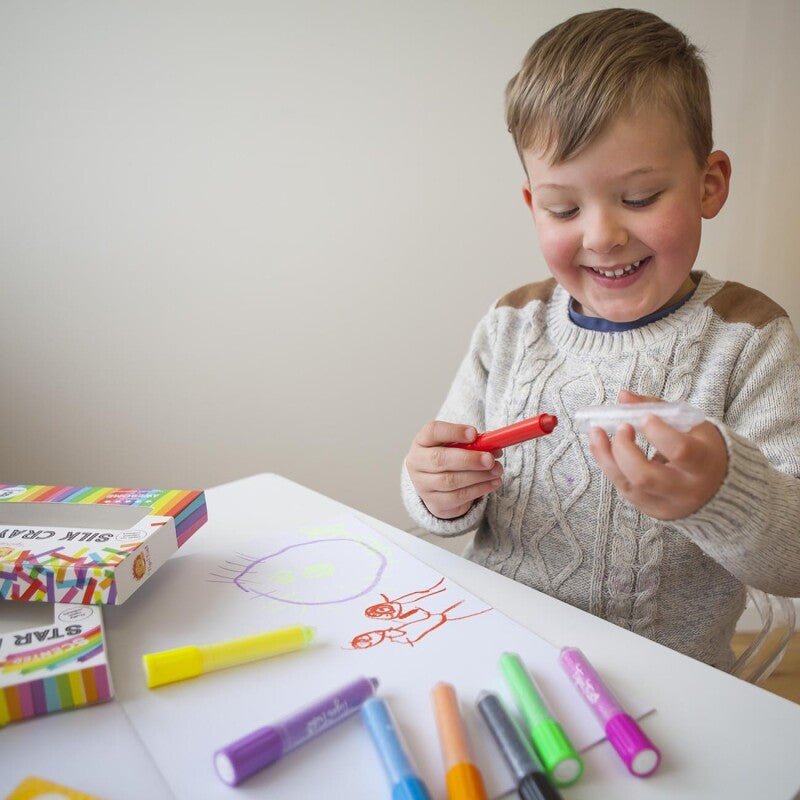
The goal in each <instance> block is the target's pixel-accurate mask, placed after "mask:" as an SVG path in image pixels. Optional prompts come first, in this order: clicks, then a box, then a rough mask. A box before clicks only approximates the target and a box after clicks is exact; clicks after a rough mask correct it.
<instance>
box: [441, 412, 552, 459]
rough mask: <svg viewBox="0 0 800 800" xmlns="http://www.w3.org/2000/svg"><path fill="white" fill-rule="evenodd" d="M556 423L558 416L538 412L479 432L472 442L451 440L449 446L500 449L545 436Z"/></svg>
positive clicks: (471, 448) (487, 450)
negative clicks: (526, 417) (529, 416)
mask: <svg viewBox="0 0 800 800" xmlns="http://www.w3.org/2000/svg"><path fill="white" fill-rule="evenodd" d="M556 425H558V418H557V417H555V416H553V414H539V416H538V417H531V418H530V419H523V420H520V421H519V422H515V423H514V424H513V425H506V427H505V428H498V429H497V430H496V431H486V433H479V434H478V437H477V438H476V439H475V441H474V442H471V443H470V444H462V443H460V442H453V443H452V444H450V445H449V446H450V447H460V448H462V449H463V450H484V451H486V452H491V451H492V450H502V449H503V448H504V447H510V446H511V445H512V444H519V443H520V442H527V441H528V439H536V438H537V437H538V436H546V435H547V434H548V433H551V432H552V430H553V428H555V427H556Z"/></svg>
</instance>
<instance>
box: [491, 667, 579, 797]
mask: <svg viewBox="0 0 800 800" xmlns="http://www.w3.org/2000/svg"><path fill="white" fill-rule="evenodd" d="M500 671H501V672H502V673H503V677H504V678H505V680H506V683H507V684H508V687H509V689H511V693H512V694H513V695H514V700H516V703H517V706H518V707H519V710H520V712H522V716H523V717H524V718H525V722H526V723H527V725H528V730H529V731H530V737H531V739H532V741H533V746H534V747H535V748H536V752H537V753H538V754H539V758H540V759H541V762H542V765H543V766H544V768H545V770H546V772H547V774H548V775H549V776H550V778H551V780H552V781H553V783H555V784H556V785H558V786H570V785H571V784H573V783H575V782H576V781H577V780H578V778H580V776H581V775H582V774H583V761H582V760H581V757H580V756H579V755H578V753H577V752H576V750H575V748H574V747H573V746H572V742H570V740H569V739H568V738H567V735H566V734H565V733H564V731H563V729H562V728H561V725H559V724H558V722H557V721H556V720H555V719H553V715H552V714H551V713H550V710H549V709H548V708H547V706H546V705H545V702H544V700H543V699H542V696H541V694H540V693H539V691H538V690H537V688H536V684H535V683H534V681H533V679H532V678H531V676H530V675H529V674H528V672H527V670H526V669H525V667H524V666H523V665H522V662H521V661H520V660H519V656H518V655H516V654H514V653H503V655H502V656H500Z"/></svg>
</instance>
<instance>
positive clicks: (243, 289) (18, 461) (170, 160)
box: [0, 0, 800, 527]
mask: <svg viewBox="0 0 800 800" xmlns="http://www.w3.org/2000/svg"><path fill="white" fill-rule="evenodd" d="M599 7H602V6H601V4H595V3H579V2H564V3H552V2H544V0H535V1H534V0H529V1H528V2H523V0H513V1H512V0H509V1H508V2H497V3H484V2H443V1H442V0H436V1H435V2H406V3H402V4H399V3H389V2H363V3H353V2H345V1H343V0H339V1H338V2H335V3H331V2H324V0H315V1H314V2H292V3H287V2H281V3H277V2H276V3H270V2H263V1H259V2H241V1H237V0H233V1H227V2H224V3H223V2H216V3H211V2H194V1H192V2H170V1H169V0H167V2H113V3H107V2H100V0H93V1H91V2H78V1H77V0H76V1H75V2H66V1H65V2H43V1H40V2H33V3H32V2H29V0H14V1H9V0H0V115H1V117H0V267H1V268H2V283H1V284H0V287H1V288H0V291H1V292H2V295H0V296H1V297H2V314H0V335H2V354H1V355H0V363H2V373H1V374H2V378H3V380H2V399H1V400H0V403H2V436H0V443H1V444H0V447H2V453H1V456H0V458H1V460H0V467H2V475H0V481H3V482H27V483H55V484H60V483H61V484H77V485H98V486H103V485H105V486H142V487H150V486H155V487H185V488H191V487H208V486H213V485H215V484H219V483H222V482H226V481H229V480H233V479H236V478H239V477H243V476H246V475H249V474H252V473H256V472H263V471H274V472H278V473H282V474H283V475H285V476H287V477H289V478H292V479H294V480H296V481H298V482H301V483H303V484H305V485H307V486H309V487H311V488H314V489H316V490H318V491H321V492H323V493H325V494H328V495H330V496H332V497H335V498H337V499H340V500H342V501H344V502H346V503H348V504H350V505H353V506H355V507H357V508H360V509H362V510H364V511H366V512H368V513H371V514H373V515H375V516H378V517H381V518H383V519H385V520H387V521H389V522H392V523H395V524H398V525H399V526H401V527H406V526H407V525H409V522H408V520H407V519H406V517H405V513H404V511H403V510H402V506H401V503H400V500H399V492H398V478H399V469H400V463H401V461H402V458H403V456H404V455H405V453H406V450H407V448H408V445H409V443H410V440H411V438H412V436H413V434H414V433H415V432H416V430H417V429H418V428H419V427H420V426H421V425H422V424H423V423H424V422H425V421H426V420H427V419H429V418H430V417H432V416H433V415H434V414H435V412H436V410H437V409H438V406H439V404H440V402H441V400H442V399H443V397H444V394H445V392H446V389H447V387H448V385H449V382H450V380H451V378H452V376H453V374H454V372H455V369H456V366H457V364H458V362H459V360H460V359H461V357H462V355H463V353H464V351H465V348H466V346H467V343H468V340H469V337H470V334H471V331H472V328H473V326H474V325H475V323H476V322H477V320H478V319H479V317H480V316H481V315H482V314H483V313H484V312H485V311H486V310H487V309H488V308H489V306H490V304H491V303H492V302H493V301H494V299H496V298H497V297H498V296H499V295H501V294H503V293H505V292H506V291H508V290H509V289H511V288H514V287H516V286H518V285H520V284H522V283H526V282H528V281H531V280H538V279H542V278H544V277H546V276H547V272H546V267H545V265H544V263H543V261H542V260H541V258H540V257H539V255H538V252H537V249H536V243H535V235H534V230H533V226H532V223H531V222H530V221H529V218H528V216H527V211H526V209H525V208H524V206H523V203H522V201H521V195H520V184H521V180H522V173H521V169H520V166H519V164H518V162H517V159H516V154H515V152H514V148H513V145H512V143H511V140H510V137H509V136H508V134H507V132H506V130H505V126H504V123H503V108H502V95H503V88H504V86H505V83H506V81H507V80H508V78H510V77H511V75H512V74H513V73H514V72H516V70H517V69H518V66H519V64H520V61H521V59H522V57H523V55H524V53H525V51H526V50H527V48H528V47H529V45H530V44H531V43H532V42H533V40H534V39H535V38H536V37H537V36H539V35H540V34H541V33H543V32H544V31H545V30H547V29H548V28H550V27H551V26H552V25H554V24H556V23H558V22H559V21H561V20H562V19H564V18H566V17H567V16H570V15H571V14H573V13H577V12H580V11H586V10H591V9H594V8H599ZM640 7H643V8H647V9H649V10H652V11H655V12H656V13H659V14H660V15H662V16H663V17H665V18H666V19H668V20H669V21H671V22H673V23H674V24H676V25H678V26H679V27H680V28H682V29H683V30H685V31H686V32H687V33H688V34H689V36H690V37H691V38H692V39H693V40H694V41H695V42H696V43H697V44H698V45H699V46H701V47H702V48H703V49H704V50H705V51H706V54H707V55H706V57H707V62H708V66H709V70H710V75H711V81H712V87H713V97H714V112H715V141H716V145H717V146H718V147H722V148H724V149H726V150H727V151H728V152H729V154H730V155H731V157H732V159H733V164H734V174H733V193H732V196H731V198H730V200H729V202H728V205H727V207H726V208H725V209H724V211H723V213H722V215H721V216H720V217H719V218H718V219H717V220H714V221H712V222H710V223H707V224H706V229H705V233H704V243H703V247H702V251H701V256H700V260H699V264H698V266H699V267H701V268H704V269H708V270H709V271H710V272H712V273H713V274H715V275H717V276H719V277H722V278H729V279H735V280H740V281H743V282H746V283H749V284H751V285H755V286H757V287H759V288H761V289H762V290H763V291H765V292H766V293H767V294H769V295H771V296H772V297H773V298H775V299H776V300H778V301H779V302H780V303H782V304H783V305H784V306H785V307H786V308H787V310H788V311H789V312H790V315H791V316H792V318H793V319H794V321H795V323H798V322H799V321H800V288H798V280H797V278H798V253H800V224H798V221H797V187H798V186H800V157H799V156H798V149H797V145H796V138H797V131H798V130H800V93H798V90H797V83H798V78H800V55H799V54H798V53H800V50H798V48H797V41H798V40H799V39H800V4H797V3H796V2H793V1H792V0H787V1H786V2H767V3H765V2H758V3H756V2H727V0H712V1H711V2H706V3H702V4H699V3H696V2H693V1H692V2H688V1H687V2H643V3H641V4H640Z"/></svg>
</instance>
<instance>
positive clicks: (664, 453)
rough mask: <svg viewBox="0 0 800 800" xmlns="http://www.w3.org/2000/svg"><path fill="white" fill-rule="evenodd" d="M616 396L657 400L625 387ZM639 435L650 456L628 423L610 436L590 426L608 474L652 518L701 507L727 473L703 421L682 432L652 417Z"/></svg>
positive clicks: (723, 455) (713, 430) (715, 435)
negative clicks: (651, 451) (652, 451)
mask: <svg viewBox="0 0 800 800" xmlns="http://www.w3.org/2000/svg"><path fill="white" fill-rule="evenodd" d="M618 399H619V402H621V403H654V402H661V400H660V398H658V397H644V396H642V395H638V394H634V393H633V392H625V391H623V392H620V394H619V398H618ZM642 433H643V434H644V436H645V438H646V439H647V441H648V442H650V444H652V445H653V446H654V447H655V448H656V449H657V451H658V452H657V453H656V454H655V455H654V456H653V458H652V459H650V460H648V458H647V456H646V455H645V454H644V453H643V452H642V450H641V449H640V448H639V447H638V446H637V445H636V439H635V432H634V430H633V427H632V426H630V425H623V426H622V427H620V428H619V429H618V430H617V432H616V434H615V435H614V438H613V439H609V437H608V434H607V433H606V432H605V431H603V430H601V429H600V428H594V429H592V431H591V433H590V435H589V449H590V451H591V453H592V455H593V456H594V457H595V460H596V461H597V463H598V465H599V466H600V469H601V470H602V471H603V472H604V473H605V475H606V477H607V478H608V479H609V480H610V481H611V482H612V483H613V484H614V486H616V487H617V489H618V490H619V492H620V494H621V495H622V496H623V497H625V498H626V499H627V500H628V501H630V502H631V503H632V504H633V505H634V506H636V508H638V509H639V511H641V512H642V513H643V514H647V515H648V516H650V517H654V518H655V519H662V520H671V519H681V518H682V517H686V516H689V514H693V513H694V512H695V511H698V510H699V509H700V508H702V507H703V506H704V505H705V504H706V503H707V502H708V501H709V500H710V499H711V498H712V497H713V496H714V495H715V494H716V493H717V489H719V487H720V486H721V485H722V481H723V480H724V479H725V475H726V474H727V472H728V450H727V447H726V446H725V441H724V440H723V438H722V434H720V432H719V431H718V430H717V427H716V426H715V425H714V424H712V423H711V422H703V423H701V424H700V425H697V426H695V427H694V428H692V429H691V430H690V431H689V432H688V433H681V431H678V430H675V428H673V427H672V426H671V425H668V424H667V423H666V422H664V421H663V420H662V419H660V418H659V417H656V416H650V417H648V418H647V419H646V420H645V422H644V425H643V426H642Z"/></svg>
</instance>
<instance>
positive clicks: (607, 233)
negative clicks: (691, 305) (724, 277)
mask: <svg viewBox="0 0 800 800" xmlns="http://www.w3.org/2000/svg"><path fill="white" fill-rule="evenodd" d="M523 156H524V161H525V166H526V170H527V174H528V181H526V183H525V185H524V187H523V195H524V197H525V202H526V203H527V204H528V206H529V207H530V209H531V212H532V213H533V219H534V222H535V224H536V231H537V234H538V237H539V244H540V246H541V249H542V253H543V254H544V257H545V260H546V261H547V264H548V266H549V268H550V271H551V272H552V273H553V277H554V278H555V279H556V280H557V281H558V282H559V283H560V284H561V285H562V286H563V287H564V288H565V289H566V290H567V291H568V292H569V293H570V295H571V296H572V297H573V298H574V299H575V301H576V302H577V303H578V309H577V310H578V311H580V312H582V313H584V314H588V315H590V316H595V317H603V318H604V319H608V320H611V321H614V322H630V321H632V320H636V319H640V318H641V317H644V316H646V315H647V314H651V313H653V312H654V311H657V310H658V309H660V308H663V307H665V306H668V305H670V304H671V303H673V302H675V301H677V300H678V299H680V298H681V297H682V296H683V295H685V294H686V293H687V292H688V291H689V290H690V289H691V288H692V281H691V278H690V277H689V272H690V270H691V269H692V265H693V264H694V261H695V258H696V256H697V251H698V248H699V247H700V228H701V220H702V219H703V218H704V217H705V218H710V217H713V216H715V215H716V214H717V212H718V211H719V210H720V208H722V205H723V203H724V202H725V198H726V197H727V191H728V178H729V175H730V162H729V161H728V158H727V156H726V155H725V154H724V153H721V152H720V151H717V152H715V153H712V154H711V156H709V165H708V167H707V168H705V169H700V168H699V166H698V164H697V161H696V159H695V157H694V154H693V152H692V150H691V148H690V147H689V143H688V141H687V138H686V135H685V133H684V132H683V130H682V128H681V126H680V124H679V122H678V120H677V119H676V118H675V116H674V115H673V114H671V113H669V112H667V111H652V110H651V111H647V112H642V113H639V114H637V115H635V116H625V117H621V118H619V119H617V120H616V121H615V122H613V123H612V124H611V125H610V126H609V127H608V128H607V129H606V130H605V131H603V132H602V133H601V135H600V136H599V137H598V138H597V139H595V140H594V141H593V142H592V143H591V144H590V145H588V146H587V147H586V148H585V149H584V150H583V151H582V152H580V153H579V154H578V155H577V156H575V157H574V158H571V159H569V160H567V161H566V162H563V163H561V164H555V165H553V164H550V163H549V162H548V161H547V160H546V159H545V158H543V157H542V156H541V155H537V154H535V153H532V152H529V151H526V152H525V153H524V154H523Z"/></svg>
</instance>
